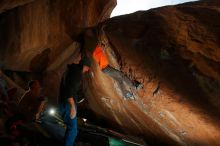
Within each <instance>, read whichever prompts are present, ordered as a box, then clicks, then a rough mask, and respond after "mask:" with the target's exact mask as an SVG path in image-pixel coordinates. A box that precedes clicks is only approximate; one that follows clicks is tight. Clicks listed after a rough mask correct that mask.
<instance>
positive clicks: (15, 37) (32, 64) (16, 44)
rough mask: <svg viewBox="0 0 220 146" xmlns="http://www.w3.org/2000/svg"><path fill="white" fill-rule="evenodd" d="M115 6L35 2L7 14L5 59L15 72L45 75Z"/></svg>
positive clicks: (2, 19) (0, 39)
mask: <svg viewBox="0 0 220 146" xmlns="http://www.w3.org/2000/svg"><path fill="white" fill-rule="evenodd" d="M24 2H25V1H24ZM20 3H21V1H11V0H10V1H7V2H4V1H3V2H2V4H4V5H7V6H8V7H10V6H11V7H13V5H19V4H20ZM115 5H116V1H115V0H111V1H109V0H102V1H100V0H90V1H73V0H65V1H62V0H35V1H33V2H31V3H28V4H26V5H23V6H21V7H16V8H14V9H12V10H10V11H6V12H4V13H2V14H1V15H0V28H1V33H0V46H1V49H0V57H1V60H3V61H4V62H5V64H6V68H8V69H11V70H19V71H21V70H23V71H35V72H37V71H38V72H41V71H43V70H45V68H46V67H47V66H48V65H50V64H51V63H52V62H54V60H56V58H57V56H59V55H60V53H61V52H62V51H63V50H64V49H66V48H67V47H68V46H69V45H71V44H72V43H73V40H74V39H75V38H76V37H77V36H78V34H79V33H80V32H81V31H82V30H83V29H85V28H87V27H91V26H94V25H96V24H97V23H99V22H101V21H103V20H104V19H106V18H108V17H109V16H110V13H111V11H112V9H113V8H114V6H115ZM1 6H3V5H1ZM48 48H49V49H48ZM70 53H71V52H70ZM39 60H41V61H39ZM14 62H19V63H18V64H15V63H14ZM42 64H44V65H43V66H42Z"/></svg>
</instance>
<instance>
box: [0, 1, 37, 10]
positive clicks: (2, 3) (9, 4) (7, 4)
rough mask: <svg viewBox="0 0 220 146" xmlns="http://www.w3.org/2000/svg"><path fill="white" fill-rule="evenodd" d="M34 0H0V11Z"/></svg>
mask: <svg viewBox="0 0 220 146" xmlns="http://www.w3.org/2000/svg"><path fill="white" fill-rule="evenodd" d="M32 1H34V0H1V1H0V13H2V12H4V11H7V10H10V9H12V8H15V7H17V6H22V5H25V4H27V3H29V2H32Z"/></svg>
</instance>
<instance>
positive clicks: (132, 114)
mask: <svg viewBox="0 0 220 146" xmlns="http://www.w3.org/2000/svg"><path fill="white" fill-rule="evenodd" d="M219 9H220V2H218V1H216V2H215V1H202V2H194V3H188V4H183V5H178V6H169V7H163V8H159V9H152V10H149V11H147V12H143V11H139V12H136V13H134V14H130V15H125V16H119V17H115V18H112V19H110V20H108V21H106V22H104V23H102V24H101V25H102V26H101V28H102V29H103V30H104V37H103V34H102V36H99V38H101V39H102V41H106V40H108V42H109V47H108V48H107V49H106V52H107V54H108V58H109V61H110V62H111V65H112V66H114V67H115V68H119V69H120V67H121V70H122V71H123V72H124V73H126V74H127V75H128V76H129V77H130V78H132V79H136V80H138V81H139V82H141V83H142V84H143V85H144V88H143V89H142V90H140V91H138V92H135V91H134V94H135V97H136V100H134V101H132V100H124V99H123V98H122V97H121V96H120V92H119V91H117V84H116V82H115V81H114V80H112V79H111V78H109V77H108V76H107V75H105V74H103V73H102V72H101V71H100V69H99V68H98V67H97V65H96V64H95V63H94V65H93V69H92V72H93V73H92V75H91V78H88V79H89V80H90V81H89V82H88V86H89V87H90V88H89V89H87V95H88V100H89V103H90V107H91V108H92V109H93V110H94V111H95V112H96V113H99V114H100V115H102V116H104V117H105V118H107V119H109V120H110V121H114V122H115V123H117V124H118V125H119V126H120V127H121V128H123V129H124V130H125V131H127V132H130V133H132V134H136V135H142V136H144V137H145V138H147V140H148V141H149V142H150V143H152V144H155V143H156V144H158V145H162V143H163V142H164V143H166V144H169V145H210V146H214V145H216V146H217V145H220V142H219V139H220V124H219V123H220V117H219V115H220V106H219V105H220V50H219V47H220V29H219V28H220V21H219V18H220V11H219ZM96 39H97V38H96ZM90 47H94V46H91V45H90ZM112 51H114V53H112ZM158 139H160V140H161V141H160V142H159V141H158ZM155 141H157V142H158V143H157V142H155Z"/></svg>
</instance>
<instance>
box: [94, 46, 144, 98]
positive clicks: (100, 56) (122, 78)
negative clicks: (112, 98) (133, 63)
mask: <svg viewBox="0 0 220 146" xmlns="http://www.w3.org/2000/svg"><path fill="white" fill-rule="evenodd" d="M104 47H105V45H104V44H103V43H98V45H97V46H96V48H95V50H94V51H93V54H92V55H93V58H94V59H95V61H96V62H97V63H98V65H99V67H100V68H101V70H102V72H103V73H105V74H107V75H109V76H110V77H112V78H113V79H114V80H116V81H117V82H118V84H119V88H120V89H121V91H122V94H123V96H124V97H125V98H132V96H133V94H132V93H131V92H130V91H128V90H126V88H125V86H124V82H125V83H126V84H127V85H128V86H129V87H131V88H133V89H136V90H138V89H140V88H142V84H140V83H139V82H138V81H132V80H131V79H129V78H128V77H127V76H126V75H125V74H124V73H123V72H121V71H119V70H117V69H115V68H113V67H111V66H110V65H109V63H108V60H107V56H106V55H105V53H104V50H103V48H104Z"/></svg>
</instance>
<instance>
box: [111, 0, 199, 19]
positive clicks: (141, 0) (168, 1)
mask: <svg viewBox="0 0 220 146" xmlns="http://www.w3.org/2000/svg"><path fill="white" fill-rule="evenodd" d="M190 1H197V0H117V6H116V7H115V9H114V10H113V12H112V14H111V17H114V16H118V15H124V14H129V13H133V12H136V11H139V10H149V9H151V8H157V7H161V6H167V5H176V4H180V3H185V2H190Z"/></svg>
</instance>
